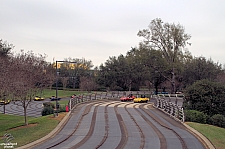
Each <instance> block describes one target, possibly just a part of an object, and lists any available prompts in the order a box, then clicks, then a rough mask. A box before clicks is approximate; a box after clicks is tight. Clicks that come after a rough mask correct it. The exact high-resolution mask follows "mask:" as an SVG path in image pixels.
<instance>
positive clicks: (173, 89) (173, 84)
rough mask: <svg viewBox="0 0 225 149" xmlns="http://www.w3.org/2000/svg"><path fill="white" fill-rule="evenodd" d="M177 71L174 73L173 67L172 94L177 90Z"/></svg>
mask: <svg viewBox="0 0 225 149" xmlns="http://www.w3.org/2000/svg"><path fill="white" fill-rule="evenodd" d="M175 77H176V76H175V73H174V68H173V69H172V81H171V87H172V89H171V93H172V94H175V91H176V85H175Z"/></svg>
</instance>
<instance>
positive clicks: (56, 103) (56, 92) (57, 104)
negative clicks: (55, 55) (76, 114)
mask: <svg viewBox="0 0 225 149" xmlns="http://www.w3.org/2000/svg"><path fill="white" fill-rule="evenodd" d="M58 63H72V64H75V63H77V62H69V61H56V90H55V94H56V95H55V98H56V99H55V107H56V116H58V108H59V103H58V75H59V72H58Z"/></svg>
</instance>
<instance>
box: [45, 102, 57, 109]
mask: <svg viewBox="0 0 225 149" xmlns="http://www.w3.org/2000/svg"><path fill="white" fill-rule="evenodd" d="M43 106H44V107H51V108H52V109H54V108H55V104H53V103H52V102H44V103H43Z"/></svg>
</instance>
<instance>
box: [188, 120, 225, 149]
mask: <svg viewBox="0 0 225 149" xmlns="http://www.w3.org/2000/svg"><path fill="white" fill-rule="evenodd" d="M187 124H188V125H189V126H191V127H192V128H194V129H196V130H197V131H198V132H200V133H201V134H203V135H204V136H205V137H207V138H208V139H209V140H210V141H211V142H212V144H213V145H214V146H215V147H216V149H225V129H224V128H220V127H216V126H212V125H207V124H199V123H193V122H188V123H187Z"/></svg>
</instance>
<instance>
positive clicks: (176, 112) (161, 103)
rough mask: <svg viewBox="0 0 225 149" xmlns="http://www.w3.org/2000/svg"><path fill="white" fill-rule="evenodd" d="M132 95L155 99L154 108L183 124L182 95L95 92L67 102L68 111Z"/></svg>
mask: <svg viewBox="0 0 225 149" xmlns="http://www.w3.org/2000/svg"><path fill="white" fill-rule="evenodd" d="M129 94H133V95H134V96H139V95H146V96H147V97H150V98H155V99H156V100H155V103H154V106H155V107H156V108H158V109H160V110H163V111H164V112H165V113H167V114H169V115H170V116H171V117H173V118H174V119H176V120H179V121H181V122H184V111H183V108H182V105H178V104H177V103H178V100H179V99H181V98H183V97H184V96H183V94H158V95H153V94H152V92H150V91H126V92H125V91H110V92H95V93H93V92H92V93H86V94H81V95H77V96H75V97H74V98H71V99H70V100H69V103H68V105H69V109H73V108H74V107H75V105H76V104H78V103H81V102H85V101H90V100H100V99H119V98H120V97H122V96H127V95H129Z"/></svg>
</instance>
